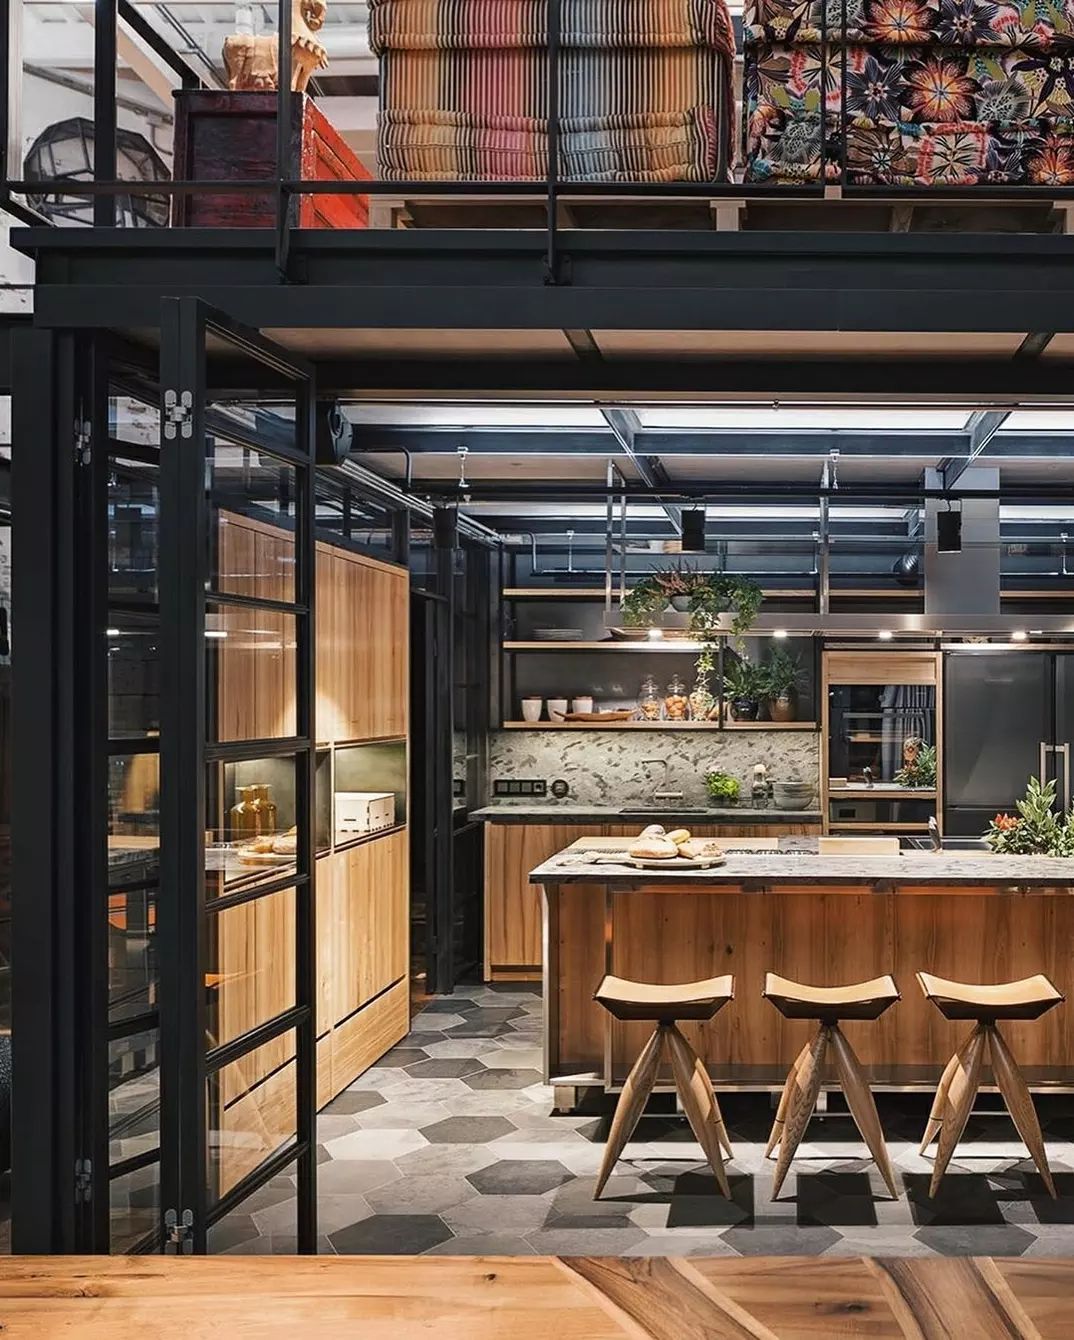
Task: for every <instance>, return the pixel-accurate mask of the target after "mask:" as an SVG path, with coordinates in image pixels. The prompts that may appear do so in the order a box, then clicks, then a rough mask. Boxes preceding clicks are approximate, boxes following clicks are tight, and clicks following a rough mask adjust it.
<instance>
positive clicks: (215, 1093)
mask: <svg viewBox="0 0 1074 1340" xmlns="http://www.w3.org/2000/svg"><path fill="white" fill-rule="evenodd" d="M294 1055H295V1034H294V1030H291V1031H290V1032H287V1033H285V1034H283V1036H282V1037H279V1038H276V1039H275V1040H274V1041H272V1042H267V1043H266V1044H265V1045H264V1046H263V1047H258V1048H256V1049H255V1050H254V1051H252V1052H249V1053H248V1054H247V1055H246V1056H244V1057H242V1058H241V1059H240V1060H238V1061H233V1062H232V1063H231V1065H228V1066H224V1067H223V1068H222V1069H221V1070H220V1071H218V1072H217V1073H216V1074H215V1075H210V1077H209V1080H208V1090H207V1094H206V1098H207V1103H208V1107H207V1112H208V1151H209V1166H208V1191H209V1197H210V1201H213V1200H217V1199H219V1197H220V1196H222V1195H225V1194H226V1193H227V1192H228V1191H229V1190H230V1189H231V1188H232V1187H233V1186H234V1185H235V1184H236V1183H237V1182H239V1181H241V1180H242V1178H244V1177H245V1176H247V1174H249V1173H251V1172H253V1170H254V1169H255V1168H256V1167H257V1166H258V1165H259V1164H260V1163H263V1162H264V1160H265V1159H267V1158H268V1157H269V1156H270V1155H272V1154H274V1153H275V1152H276V1150H278V1149H280V1148H281V1147H282V1146H283V1145H285V1144H287V1143H288V1141H290V1140H293V1139H294V1138H295V1133H296V1131H297V1129H298V1124H297V1112H298V1102H297V1094H296V1066H295V1061H294Z"/></svg>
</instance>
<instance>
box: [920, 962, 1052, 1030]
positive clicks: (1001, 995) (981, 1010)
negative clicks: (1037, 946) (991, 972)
mask: <svg viewBox="0 0 1074 1340" xmlns="http://www.w3.org/2000/svg"><path fill="white" fill-rule="evenodd" d="M917 980H918V981H919V982H920V983H921V990H922V991H924V993H925V995H926V996H927V997H928V999H929V1000H931V1001H932V1003H933V1004H934V1005H935V1006H936V1008H937V1009H938V1010H939V1011H940V1013H941V1014H942V1015H943V1017H944V1018H945V1019H1039V1018H1040V1016H1041V1015H1042V1014H1047V1012H1048V1011H1049V1010H1051V1009H1054V1008H1055V1006H1056V1005H1059V1004H1061V1003H1062V1001H1063V999H1064V997H1063V993H1062V992H1061V991H1060V990H1059V989H1058V988H1057V987H1056V986H1055V985H1054V984H1053V983H1052V982H1050V981H1049V980H1048V978H1047V977H1045V976H1044V974H1043V973H1040V972H1038V973H1037V974H1036V975H1035V976H1033V977H1023V978H1022V979H1021V980H1020V981H1017V982H997V983H996V984H995V985H992V986H987V985H984V984H979V983H976V982H952V981H951V980H950V979H949V978H947V977H936V976H934V974H932V973H931V972H919V973H918V974H917Z"/></svg>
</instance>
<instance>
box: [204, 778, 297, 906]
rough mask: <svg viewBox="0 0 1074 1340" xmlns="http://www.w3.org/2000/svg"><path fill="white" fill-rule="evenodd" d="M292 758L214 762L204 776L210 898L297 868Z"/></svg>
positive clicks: (207, 890) (247, 886) (207, 893)
mask: <svg viewBox="0 0 1074 1340" xmlns="http://www.w3.org/2000/svg"><path fill="white" fill-rule="evenodd" d="M296 774H297V763H296V759H295V756H294V754H285V755H283V756H281V757H279V758H262V759H246V760H244V761H242V762H241V763H212V764H210V765H209V767H208V772H207V777H206V806H207V812H206V821H205V828H206V844H207V845H206V860H205V867H206V876H205V882H206V896H207V897H209V898H214V897H220V896H222V895H223V894H225V893H234V892H236V891H237V890H239V889H245V888H249V887H250V886H251V885H254V884H257V883H264V882H266V881H268V880H276V879H278V878H279V877H280V875H282V874H285V873H286V872H287V871H288V870H294V868H295V864H296V862H295V853H296V847H297V833H296V830H295V818H296V815H295V779H296Z"/></svg>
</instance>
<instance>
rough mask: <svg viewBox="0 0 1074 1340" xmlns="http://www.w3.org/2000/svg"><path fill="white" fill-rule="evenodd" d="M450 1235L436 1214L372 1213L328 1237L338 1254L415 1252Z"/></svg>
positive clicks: (388, 1254)
mask: <svg viewBox="0 0 1074 1340" xmlns="http://www.w3.org/2000/svg"><path fill="white" fill-rule="evenodd" d="M451 1236H452V1233H451V1229H450V1228H448V1226H447V1224H445V1223H444V1221H443V1219H441V1218H440V1216H439V1215H436V1214H374V1215H370V1216H369V1218H368V1219H362V1220H361V1221H360V1222H358V1223H356V1224H350V1225H349V1226H348V1227H346V1228H341V1229H340V1230H339V1231H338V1232H337V1233H330V1234H329V1241H330V1242H331V1243H332V1246H333V1247H334V1248H335V1249H336V1251H337V1252H338V1253H339V1254H340V1256H418V1255H420V1254H421V1253H422V1252H427V1251H428V1250H429V1249H430V1248H431V1247H436V1246H439V1244H440V1243H442V1242H447V1241H448V1240H449V1239H450V1238H451Z"/></svg>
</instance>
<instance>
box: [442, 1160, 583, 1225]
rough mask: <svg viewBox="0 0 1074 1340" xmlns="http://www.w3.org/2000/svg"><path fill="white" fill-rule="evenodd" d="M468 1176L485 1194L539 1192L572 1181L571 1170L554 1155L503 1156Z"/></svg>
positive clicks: (535, 1193) (520, 1194) (515, 1194)
mask: <svg viewBox="0 0 1074 1340" xmlns="http://www.w3.org/2000/svg"><path fill="white" fill-rule="evenodd" d="M466 1180H467V1181H468V1182H472V1183H473V1185H474V1186H475V1187H476V1188H477V1189H478V1191H480V1192H481V1194H482V1195H483V1196H539V1195H541V1194H542V1193H543V1192H545V1191H551V1190H553V1188H555V1187H557V1186H562V1185H563V1183H564V1182H569V1181H570V1180H571V1173H570V1172H568V1170H567V1169H566V1168H565V1167H564V1166H563V1164H562V1163H559V1162H557V1161H556V1160H554V1159H501V1160H500V1161H499V1162H498V1163H490V1164H489V1166H488V1167H487V1168H480V1169H478V1171H477V1172H472V1173H470V1174H468V1176H467V1179H466ZM494 1213H495V1212H494Z"/></svg>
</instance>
